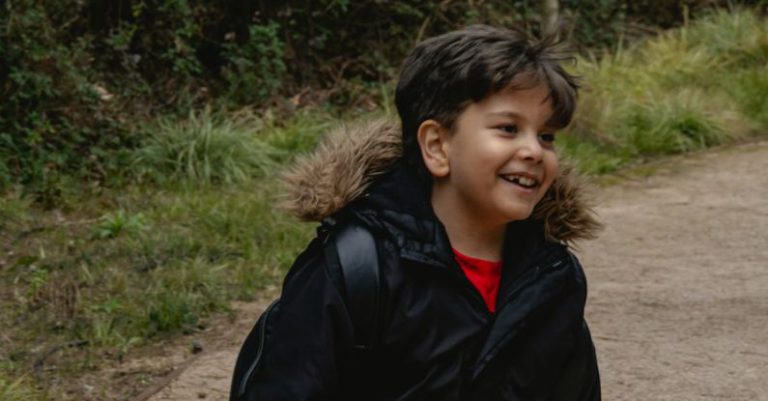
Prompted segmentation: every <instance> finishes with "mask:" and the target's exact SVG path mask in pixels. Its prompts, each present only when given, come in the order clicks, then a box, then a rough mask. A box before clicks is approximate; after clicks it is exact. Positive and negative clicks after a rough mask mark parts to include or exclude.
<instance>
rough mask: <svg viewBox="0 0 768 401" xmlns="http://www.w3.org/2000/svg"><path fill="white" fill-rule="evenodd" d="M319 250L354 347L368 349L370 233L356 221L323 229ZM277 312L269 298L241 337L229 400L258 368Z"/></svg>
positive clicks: (373, 286) (373, 300) (374, 281)
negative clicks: (339, 295) (343, 308)
mask: <svg viewBox="0 0 768 401" xmlns="http://www.w3.org/2000/svg"><path fill="white" fill-rule="evenodd" d="M323 254H324V257H325V262H326V263H325V265H326V267H327V269H328V273H329V274H330V276H331V279H332V280H333V282H334V283H335V284H336V286H337V288H338V289H339V291H340V292H341V293H342V294H343V296H345V297H344V301H345V304H346V306H347V309H348V310H349V314H350V316H351V318H352V325H353V327H354V336H355V349H357V350H360V351H366V350H369V349H370V348H371V347H372V345H373V339H374V336H375V335H376V333H377V331H378V328H377V325H378V313H377V311H378V303H379V280H380V277H379V259H378V253H377V251H376V242H375V241H374V239H373V235H371V233H370V232H369V231H368V230H367V229H365V228H363V227H361V226H359V225H354V224H345V225H343V226H341V227H340V229H338V230H334V231H333V232H326V233H325V238H324V240H323ZM279 313H280V298H278V299H276V300H274V301H272V304H270V305H269V307H267V309H266V310H265V311H264V312H263V313H262V314H261V316H260V317H259V320H258V321H257V322H256V325H255V326H254V327H253V329H251V332H250V333H249V334H248V336H247V337H246V338H245V341H244V342H243V345H242V347H241V348H240V352H239V354H238V356H237V362H236V363H235V371H234V374H233V376H232V385H231V388H230V393H229V401H238V400H242V399H243V397H244V396H245V394H246V389H247V388H248V383H250V382H251V380H252V379H253V377H254V376H255V374H256V373H257V372H258V370H259V368H261V365H262V355H263V353H264V346H265V344H266V343H267V339H268V338H269V337H270V335H271V334H272V329H273V326H274V319H275V316H277V315H278V314H279Z"/></svg>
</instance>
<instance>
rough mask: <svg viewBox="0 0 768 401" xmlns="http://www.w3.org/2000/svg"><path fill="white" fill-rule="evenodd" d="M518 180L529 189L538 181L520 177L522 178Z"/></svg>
mask: <svg viewBox="0 0 768 401" xmlns="http://www.w3.org/2000/svg"><path fill="white" fill-rule="evenodd" d="M517 180H518V181H519V182H520V183H521V184H523V185H525V186H527V187H530V186H532V185H533V184H534V183H536V181H535V180H534V179H533V178H526V177H520V178H518V179H517Z"/></svg>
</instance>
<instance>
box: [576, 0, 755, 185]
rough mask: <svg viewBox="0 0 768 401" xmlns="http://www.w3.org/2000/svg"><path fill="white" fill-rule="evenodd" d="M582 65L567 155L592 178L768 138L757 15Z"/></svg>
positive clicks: (700, 25) (710, 22)
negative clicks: (767, 135)
mask: <svg viewBox="0 0 768 401" xmlns="http://www.w3.org/2000/svg"><path fill="white" fill-rule="evenodd" d="M578 61H579V62H578V64H577V67H576V70H575V73H577V74H578V75H581V76H583V78H584V81H585V82H586V88H585V90H584V91H583V93H582V98H581V100H580V104H579V110H578V113H577V116H576V118H575V120H574V123H573V124H572V126H571V128H570V129H568V130H567V132H566V134H567V135H564V137H566V139H565V140H564V141H563V142H564V144H563V148H564V152H565V153H566V154H568V155H569V156H570V157H571V158H573V159H575V160H576V161H577V162H578V163H579V164H580V166H581V168H582V169H583V170H585V171H586V172H589V173H605V172H609V171H613V170H615V169H617V168H620V167H621V166H623V165H626V164H628V163H635V162H638V161H643V160H647V159H649V158H653V157H657V156H661V155H666V154H675V153H682V152H687V151H691V150H695V149H701V148H705V147H709V146H713V145H717V144H720V143H724V142H728V141H731V140H734V139H737V138H743V137H746V136H749V135H754V134H755V133H758V132H759V133H765V132H768V117H767V116H768V106H767V105H766V102H765V97H766V95H767V94H768V77H767V76H768V74H767V73H766V71H768V24H767V23H766V21H765V19H764V18H761V17H758V16H757V15H756V14H755V13H753V12H750V11H747V10H737V11H735V12H733V13H727V12H724V11H718V12H716V13H713V14H711V15H709V16H707V17H705V18H702V19H701V20H698V21H696V22H695V23H693V24H691V25H689V26H686V27H683V28H680V29H677V30H673V31H669V32H667V33H665V34H663V35H660V36H658V37H656V38H653V39H649V40H646V41H643V42H640V43H638V44H636V45H635V46H633V47H630V48H628V49H623V50H619V51H618V52H616V53H615V54H611V55H607V56H606V57H604V58H602V59H601V60H599V61H596V60H589V59H580V60H578Z"/></svg>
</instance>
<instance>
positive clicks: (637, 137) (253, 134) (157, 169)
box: [0, 0, 768, 400]
mask: <svg viewBox="0 0 768 401" xmlns="http://www.w3.org/2000/svg"><path fill="white" fill-rule="evenodd" d="M48 3H50V4H48ZM231 3H232V4H239V3H241V2H231ZM242 3H245V2H242ZM321 3H322V5H323V6H324V10H326V11H325V13H323V14H322V15H314V14H313V13H316V12H315V11H312V10H313V9H309V8H306V7H302V6H264V7H266V8H264V9H261V10H259V12H258V13H257V14H256V15H257V17H256V21H255V22H254V21H245V22H242V21H240V22H239V23H237V24H231V26H229V25H227V24H225V23H224V21H228V20H227V18H234V15H240V14H243V12H239V13H238V12H235V11H236V10H230V9H225V8H223V6H210V5H207V4H205V3H204V2H196V1H156V2H149V1H133V2H75V1H62V2H46V1H41V2H24V1H16V2H9V3H8V5H4V6H3V7H5V8H6V10H5V11H7V13H6V14H4V15H3V14H0V31H2V35H3V39H6V38H9V39H12V40H10V41H9V40H3V41H0V60H2V62H0V77H2V78H3V80H4V82H5V84H4V86H2V87H0V93H2V96H3V99H7V101H4V102H2V103H0V140H1V142H2V143H1V144H0V181H1V182H2V185H0V187H2V196H0V309H1V310H2V311H3V312H2V314H0V325H2V327H4V328H8V329H7V330H6V331H5V332H4V333H3V336H0V398H1V399H9V400H16V399H18V400H22V399H24V400H28V399H41V400H44V399H57V400H67V399H83V398H84V397H83V392H84V390H83V385H82V383H80V382H79V381H78V380H76V379H77V378H78V377H80V376H82V375H83V373H84V372H89V371H95V370H98V369H100V368H101V367H102V366H103V364H104V363H105V362H104V361H120V360H122V358H125V357H126V356H130V355H131V354H132V353H134V352H135V351H136V350H137V349H141V348H142V347H145V346H147V345H148V344H150V343H153V342H158V341H165V340H167V339H169V338H171V337H172V336H176V335H179V334H184V333H187V334H189V333H199V332H200V331H202V330H206V325H207V324H208V323H207V322H208V321H209V319H208V318H209V317H210V316H211V315H212V314H214V313H221V312H226V311H227V310H229V308H230V305H231V301H233V300H237V299H243V300H248V299H253V298H254V297H255V296H256V294H258V293H263V292H265V291H267V292H269V291H270V290H269V289H268V288H270V287H274V286H276V285H277V284H279V281H280V279H281V278H282V275H283V274H284V272H285V269H286V268H287V266H288V265H289V263H290V262H291V261H292V260H293V258H294V257H295V256H296V253H297V252H298V250H299V249H301V247H302V246H303V245H304V244H305V243H306V241H307V240H308V239H309V238H310V237H311V236H312V235H313V227H312V226H310V225H306V224H298V223H297V222H295V221H293V220H291V219H289V218H287V217H286V216H284V215H282V214H280V213H279V212H277V211H276V210H275V209H274V207H273V205H274V194H275V193H276V192H278V184H277V182H276V179H275V177H276V175H277V173H278V172H279V170H280V169H281V168H282V167H283V166H285V164H286V163H289V162H290V160H291V158H292V156H293V155H295V154H297V153H301V152H305V151H307V150H308V149H311V148H312V146H313V145H314V144H315V143H316V141H317V138H318V137H319V136H320V135H321V134H322V132H324V131H326V130H327V129H328V128H329V127H330V126H331V125H333V124H335V123H336V122H335V121H336V120H338V116H339V114H340V113H343V116H344V118H358V117H360V116H363V117H364V116H367V115H369V113H370V112H369V111H368V110H370V109H376V110H384V111H388V110H389V112H390V113H391V104H390V103H391V89H392V88H391V85H392V77H393V74H394V71H396V65H395V64H393V63H396V62H397V61H396V60H399V57H400V55H401V54H402V52H403V51H405V48H406V47H407V46H410V44H411V43H412V42H413V39H414V38H416V37H420V36H422V37H423V36H426V35H429V34H432V33H435V32H439V31H441V30H444V29H448V28H450V27H452V26H453V25H452V23H453V22H451V23H449V22H448V21H455V23H456V24H461V23H463V22H466V21H496V22H501V23H507V24H511V23H513V22H514V21H518V20H517V18H523V17H525V18H529V20H528V21H536V18H537V16H536V15H530V14H525V13H531V11H530V10H532V8H526V7H523V5H526V4H528V5H530V3H528V2H520V3H516V2H505V3H504V4H506V5H505V6H503V7H509V8H498V7H502V6H499V5H498V4H497V3H495V2H490V1H489V2H477V4H478V8H476V9H469V8H468V6H467V5H466V4H467V2H452V1H448V2H441V3H440V5H436V4H433V3H432V2H426V3H427V4H423V2H420V3H418V4H417V3H416V2H413V4H411V2H405V1H397V2H386V4H384V3H381V2H372V1H371V2H369V1H362V2H354V4H352V3H353V2H347V1H339V0H333V1H332V0H325V1H322V2H321ZM374 3H375V4H374ZM577 3H578V4H580V5H581V6H583V7H586V8H583V9H582V8H579V7H576V4H577ZM598 3H600V4H603V6H604V8H600V10H602V11H601V12H603V13H605V14H604V15H603V16H600V13H597V12H596V11H595V10H596V9H597V7H598V6H597V5H595V4H598ZM635 3H637V4H639V3H645V2H632V4H629V3H623V2H618V1H608V0H606V1H601V2H589V4H591V6H589V7H595V8H589V7H588V6H587V5H585V4H581V3H579V2H577V1H570V2H569V1H563V2H562V4H563V8H564V9H565V10H570V12H571V13H572V14H570V15H569V16H568V15H567V17H568V18H571V21H576V22H584V21H592V22H585V23H584V25H585V26H586V28H583V29H581V30H576V26H577V25H578V24H574V26H573V28H574V30H573V31H571V34H570V35H571V36H572V37H574V38H576V39H577V40H578V41H579V43H581V45H582V46H583V47H584V48H585V49H589V51H585V52H583V55H582V56H580V58H579V60H578V63H577V64H576V65H575V66H574V67H573V68H574V70H575V72H576V73H577V74H579V75H581V76H583V78H584V83H585V90H584V92H583V96H582V98H581V100H580V105H579V110H578V113H577V115H578V117H577V119H576V121H574V124H573V125H572V126H571V128H569V130H568V131H569V132H568V133H565V135H561V136H560V137H559V139H558V146H560V147H562V148H563V151H564V152H565V153H567V154H568V155H569V157H571V158H573V159H575V160H576V162H577V163H579V164H580V165H581V166H582V169H584V170H586V171H588V172H591V173H596V174H599V173H604V172H608V171H613V170H615V169H617V168H619V167H621V166H624V165H627V164H630V163H637V162H641V161H643V160H645V159H648V158H653V157H658V156H661V155H665V154H670V153H679V152H685V151H689V150H693V149H699V148H703V147H706V146H712V145H716V144H719V143H724V142H727V141H731V140H734V139H738V138H741V137H746V136H749V135H765V133H766V132H768V106H767V105H766V102H765V101H764V98H765V95H766V93H768V78H767V77H766V74H765V70H766V66H767V64H768V24H766V20H765V18H764V17H762V16H760V15H759V13H758V12H755V11H749V10H738V11H735V12H726V11H719V12H714V13H710V14H707V15H706V16H703V17H701V18H698V19H697V20H696V21H694V22H693V23H690V24H685V25H683V26H681V27H679V28H678V29H675V30H671V31H669V32H666V33H663V34H661V35H658V36H655V37H650V38H647V39H644V40H640V41H632V42H631V43H625V42H617V36H621V35H631V34H632V32H636V31H637V30H638V29H640V28H638V26H644V25H643V23H648V20H647V19H644V17H643V16H642V15H640V14H638V12H639V11H637V10H636V9H634V7H635V6H634V5H633V4H635ZM648 3H649V4H650V3H653V4H656V5H659V4H662V3H665V2H648ZM672 3H674V4H678V3H679V2H670V4H672ZM40 4H45V5H46V6H47V7H38V5H40ZM358 4H362V5H358ZM691 4H692V5H691V8H690V9H691V10H697V8H696V7H695V5H693V3H691ZM363 6H366V7H367V8H366V7H363ZM216 7H219V8H216ZM228 7H229V6H228ZM231 7H235V6H234V5H232V6H231ZM269 7H274V8H269ZM376 7H378V8H376ZM441 7H442V8H441ZM612 7H613V8H612ZM658 7H661V6H658ZM670 7H672V6H671V5H670ZM85 8H88V10H89V11H88V12H84V10H85ZM42 10H46V11H42ZM372 10H378V12H382V13H386V15H387V16H388V19H385V20H383V21H384V22H382V25H381V26H379V27H376V26H374V27H368V28H367V29H364V27H362V26H358V25H356V24H357V21H366V19H364V17H365V18H368V17H367V16H368V15H369V14H366V13H371V12H374V11H372ZM515 10H516V11H515ZM573 10H580V11H573ZM585 10H592V11H595V13H591V12H590V13H588V12H587V11H585ZM513 11H514V12H513ZM684 14H685V13H684V12H682V11H681V12H680V16H679V18H678V17H675V16H676V15H677V14H675V13H671V14H665V15H671V16H672V17H670V19H669V20H668V21H665V24H669V25H670V26H672V25H678V24H681V23H682V21H683V20H684V19H685V18H683V15H684ZM82 15H89V16H90V17H89V18H86V20H87V21H86V20H83V18H84V17H82ZM174 15H183V16H185V17H186V18H171V16H174ZM501 15H505V17H503V18H508V19H499V18H502V17H500V16H501ZM150 16H151V18H150ZM226 16H229V17H226ZM352 17H355V18H352ZM494 18H496V19H494ZM588 18H592V19H588ZM91 19H93V20H91ZM339 20H350V22H349V23H348V24H340V26H342V28H340V30H338V31H336V30H334V31H333V32H339V33H338V35H343V36H344V38H346V39H345V42H344V43H345V44H344V45H343V46H342V44H341V42H342V41H340V40H338V38H337V37H336V35H337V34H336V33H334V34H333V36H332V35H331V30H330V29H329V28H327V27H329V26H333V24H334V23H338V21H339ZM608 20H610V21H616V22H615V25H611V28H610V29H608V30H601V29H599V26H600V24H604V23H605V22H606V21H608ZM334 21H335V22H334ZM360 24H362V22H360ZM612 24H613V22H612ZM41 26H42V27H43V28H45V29H37V28H38V27H41ZM385 26H386V27H389V28H388V29H391V32H389V35H387V36H383V34H382V32H384V31H382V30H383V29H384V28H383V27H385ZM46 27H47V28H46ZM53 27H59V28H56V29H54V28H53ZM217 27H219V28H217ZM323 27H326V28H323ZM622 27H623V28H622ZM628 27H629V28H628ZM632 27H634V28H632ZM22 28H23V29H22ZM225 28H226V29H225ZM289 28H290V29H289ZM630 28H632V29H634V31H633V30H632V29H630ZM217 29H218V30H217ZM528 29H530V30H533V31H535V30H536V29H537V28H536V27H535V24H531V25H530V26H528ZM643 29H645V28H643ZM230 30H231V31H230ZM377 30H378V31H377ZM146 32H154V34H153V35H148V34H146ZM211 32H213V33H211ZM230 32H234V33H233V34H232V35H229V34H230ZM585 32H592V33H591V34H590V35H591V36H589V35H587V34H586V33H585ZM289 34H290V35H289ZM233 35H234V36H233ZM379 35H382V36H379ZM210 38H214V39H215V40H210ZM386 38H398V40H391V39H386ZM401 39H402V40H401ZM357 40H359V42H356V41H357ZM365 41H369V42H365ZM390 42H393V43H390ZM300 43H310V46H309V48H308V50H307V51H306V52H301V54H299V53H298V52H297V51H296V47H297V46H298V44H300ZM356 43H359V45H354V46H352V45H350V44H356ZM364 43H376V45H363V44H364ZM608 43H623V44H622V45H620V46H619V45H616V46H615V48H613V49H606V50H599V47H595V46H596V45H605V44H608ZM379 45H381V46H379ZM390 45H391V47H390ZM30 48H31V49H37V50H36V51H31V52H30V51H28V50H27V49H30ZM350 48H351V49H360V54H345V53H344V52H345V51H349V49H350ZM371 48H375V49H379V50H377V51H375V52H368V51H367V50H369V49H371ZM211 49H213V50H211ZM345 49H346V50H345ZM596 49H598V50H596ZM95 52H99V54H101V55H102V57H98V58H95V57H92V56H91V55H92V54H96V53H95ZM353 53H354V51H353ZM358 56H359V57H358ZM137 60H138V61H137ZM323 60H328V63H327V64H326V63H322V62H321V61H323ZM350 60H355V61H354V62H351V61H350ZM345 63H348V64H345ZM345 65H346V66H345ZM310 67H311V68H310ZM339 71H341V73H339ZM334 74H335V75H334ZM121 75H122V76H124V77H129V80H126V79H125V78H120V79H118V77H119V76H121ZM308 87H312V88H313V89H312V90H308V89H305V88H308ZM274 93H278V94H283V95H285V94H290V95H291V96H290V97H286V99H285V100H281V99H282V98H280V97H276V96H274V95H273V94H274ZM243 106H247V107H243ZM340 106H341V107H340ZM62 378H66V379H65V380H62Z"/></svg>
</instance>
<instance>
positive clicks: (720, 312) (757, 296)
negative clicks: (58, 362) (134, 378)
mask: <svg viewBox="0 0 768 401" xmlns="http://www.w3.org/2000/svg"><path fill="white" fill-rule="evenodd" d="M654 169H655V171H654V174H653V176H652V177H650V178H629V179H627V180H625V181H624V182H623V183H622V184H619V185H614V186H611V187H610V188H607V189H603V190H601V191H599V199H600V206H599V208H598V212H599V214H600V215H601V218H602V220H603V221H604V222H605V223H606V231H605V232H604V233H603V235H602V236H601V237H600V238H599V239H598V240H596V241H593V242H591V243H586V244H584V245H583V247H582V248H581V249H580V250H579V252H578V253H579V256H580V258H581V260H582V262H583V264H584V266H585V269H586V270H587V275H588V276H589V280H590V300H589V303H588V319H589V322H590V325H591V328H592V334H593V337H594V338H595V342H596V345H597V348H598V355H599V360H600V366H601V374H602V380H603V398H604V399H605V400H610V401H614V400H632V401H637V400H651V401H657V400H658V401H661V400H670V401H672V400H674V401H687V400H760V401H766V400H768V175H767V173H768V142H762V143H751V144H745V145H739V146H735V147H730V148H727V149H720V150H716V151H710V152H707V153H702V154H698V155H694V156H689V157H686V158H677V159H673V160H669V161H666V162H664V163H663V165H660V166H657V167H656V168H654ZM255 317H256V315H255V314H254V315H252V316H244V318H245V319H246V320H248V322H246V323H245V324H239V325H238V327H247V324H249V322H250V321H252V320H251V319H254V318H255ZM242 333H243V334H244V333H245V331H242ZM240 336H242V334H241V335H239V336H236V337H238V338H234V339H233V340H232V341H226V342H224V343H223V344H229V345H227V346H223V347H222V348H221V349H219V350H215V351H214V350H212V351H208V352H207V353H203V354H202V355H201V356H200V357H199V358H198V359H197V360H196V361H195V362H194V363H193V364H191V365H190V366H189V367H188V368H187V369H185V370H184V371H183V372H181V374H179V375H178V377H176V378H175V379H174V380H173V381H172V382H171V383H170V385H168V386H166V387H164V388H163V389H162V390H160V391H159V392H157V393H156V394H155V395H154V396H153V397H151V398H150V400H152V401H181V400H184V401H187V400H194V399H205V400H215V401H219V400H226V399H227V392H228V387H229V374H230V372H231V368H232V366H233V364H234V358H235V356H236V352H237V349H236V348H237V345H236V343H237V341H238V340H239V337H240Z"/></svg>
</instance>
